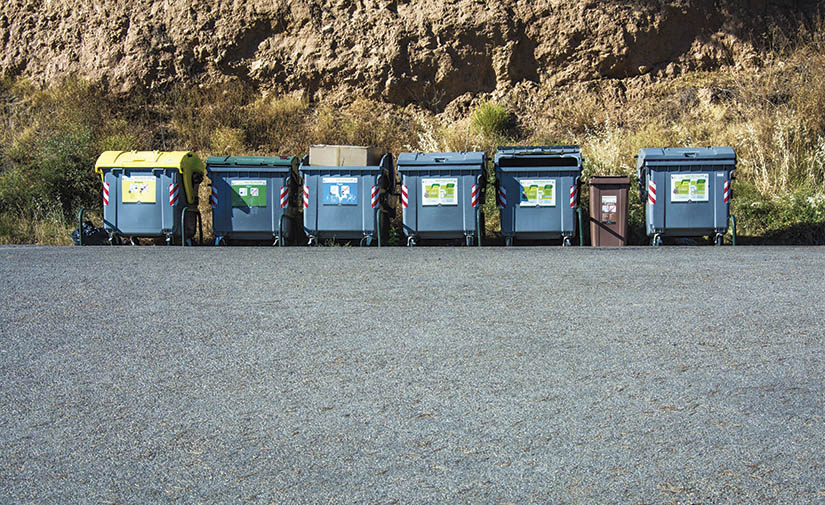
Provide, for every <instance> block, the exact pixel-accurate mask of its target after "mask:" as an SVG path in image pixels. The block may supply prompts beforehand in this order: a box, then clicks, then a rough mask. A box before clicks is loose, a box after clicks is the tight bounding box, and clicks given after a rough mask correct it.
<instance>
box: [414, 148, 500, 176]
mask: <svg viewBox="0 0 825 505" xmlns="http://www.w3.org/2000/svg"><path fill="white" fill-rule="evenodd" d="M486 161H487V153H484V152H465V153H401V154H399V155H398V171H399V172H403V171H405V170H427V169H432V168H437V167H442V166H446V167H449V169H450V170H482V169H483V168H484V163H485V162H486Z"/></svg>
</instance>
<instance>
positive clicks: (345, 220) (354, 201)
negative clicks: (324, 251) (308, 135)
mask: <svg viewBox="0 0 825 505" xmlns="http://www.w3.org/2000/svg"><path fill="white" fill-rule="evenodd" d="M346 147H348V148H349V147H353V146H346ZM340 159H344V158H340ZM299 172H300V174H301V178H302V179H303V196H302V203H303V211H304V232H305V233H306V234H307V236H308V237H309V243H310V244H316V245H317V244H319V243H320V241H321V240H330V239H331V240H359V243H360V244H361V245H364V244H366V245H370V244H371V243H372V242H373V241H374V240H376V239H377V242H378V245H379V246H380V245H381V242H382V241H385V240H386V238H387V231H388V230H387V229H388V227H389V216H390V214H391V212H393V209H392V205H391V202H390V191H391V190H392V186H393V181H394V180H395V173H394V171H393V165H392V155H391V154H384V155H383V156H381V158H380V161H378V164H377V165H365V166H332V165H327V166H324V165H312V164H311V154H310V155H309V156H306V157H304V159H303V161H302V162H301V165H300V167H299Z"/></svg>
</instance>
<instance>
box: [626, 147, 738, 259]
mask: <svg viewBox="0 0 825 505" xmlns="http://www.w3.org/2000/svg"><path fill="white" fill-rule="evenodd" d="M735 168H736V153H734V151H733V148H731V147H706V148H692V147H668V148H644V149H640V150H639V154H637V155H636V171H637V175H638V177H639V192H640V194H641V198H642V201H643V202H644V203H645V226H646V231H647V235H648V236H649V237H651V243H652V244H653V245H660V244H661V243H662V237H699V236H711V237H712V238H713V240H714V242H715V243H716V244H717V245H721V244H722V237H723V236H724V234H725V233H726V232H727V230H728V221H729V219H730V198H731V191H730V181H731V174H732V173H733V171H734V169H735Z"/></svg>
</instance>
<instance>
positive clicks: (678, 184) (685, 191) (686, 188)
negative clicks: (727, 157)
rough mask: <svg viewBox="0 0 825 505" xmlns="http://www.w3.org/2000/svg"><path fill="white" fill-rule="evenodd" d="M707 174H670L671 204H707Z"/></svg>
mask: <svg viewBox="0 0 825 505" xmlns="http://www.w3.org/2000/svg"><path fill="white" fill-rule="evenodd" d="M708 180H709V177H708V174H671V175H670V188H671V189H670V201H671V202H707V201H708Z"/></svg>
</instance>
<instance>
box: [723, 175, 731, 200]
mask: <svg viewBox="0 0 825 505" xmlns="http://www.w3.org/2000/svg"><path fill="white" fill-rule="evenodd" d="M722 200H724V201H725V203H728V202H729V201H730V181H727V180H726V181H725V184H724V189H723V192H722Z"/></svg>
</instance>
